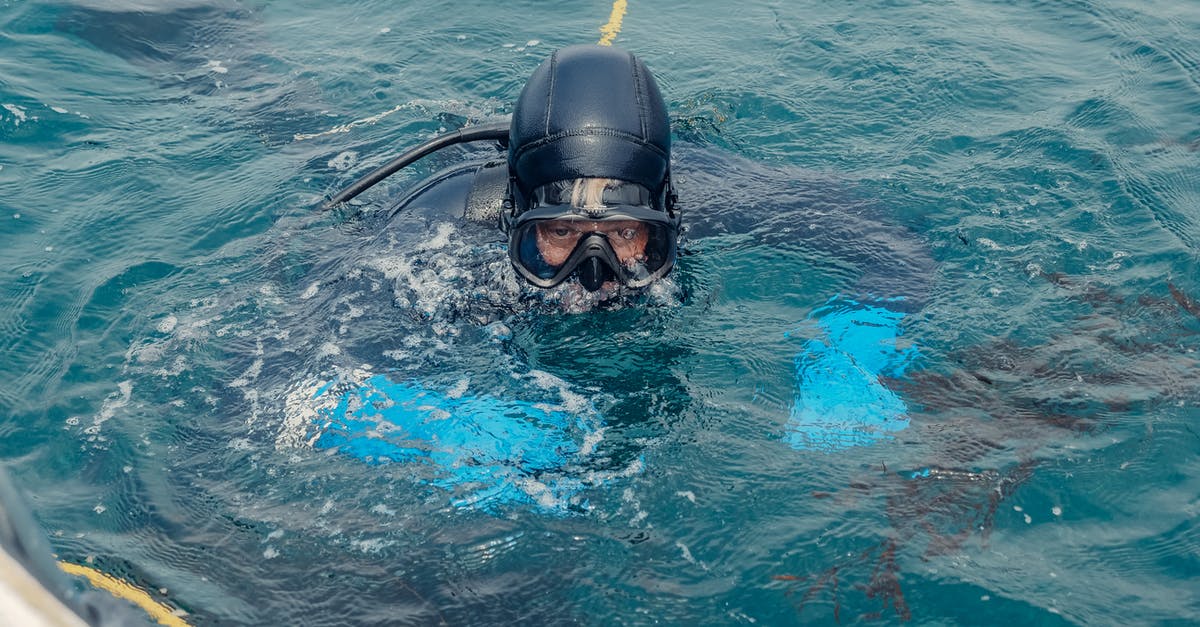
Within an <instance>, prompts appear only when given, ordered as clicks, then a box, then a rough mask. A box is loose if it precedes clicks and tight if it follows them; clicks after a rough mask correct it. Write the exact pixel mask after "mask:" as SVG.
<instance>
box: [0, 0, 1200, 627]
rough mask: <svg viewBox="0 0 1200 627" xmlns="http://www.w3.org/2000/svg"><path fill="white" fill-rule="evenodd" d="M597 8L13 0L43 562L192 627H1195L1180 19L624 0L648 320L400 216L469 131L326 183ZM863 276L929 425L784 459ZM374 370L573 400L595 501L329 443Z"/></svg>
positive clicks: (3, 71)
mask: <svg viewBox="0 0 1200 627" xmlns="http://www.w3.org/2000/svg"><path fill="white" fill-rule="evenodd" d="M158 4H162V5H165V6H161V7H158V8H150V5H158ZM143 5H145V6H143ZM610 10H611V4H609V3H606V2H564V3H553V4H551V3H532V2H515V3H503V4H492V3H477V4H463V3H439V2H426V3H419V4H417V3H414V4H412V6H404V7H398V6H396V5H395V4H394V3H385V2H368V1H358V2H347V3H342V4H340V5H336V6H331V3H326V2H292V3H283V2H266V1H263V2H255V3H241V2H201V1H194V2H193V1H184V0H179V1H176V2H169V3H142V2H136V1H133V0H129V1H116V2H100V1H98V0H96V1H93V0H87V1H81V0H77V1H76V2H57V3H54V2H28V1H16V0H0V138H2V142H0V209H2V211H0V237H2V240H0V241H3V244H4V245H3V247H0V289H2V293H3V295H4V297H3V299H2V300H0V338H2V344H0V345H2V346H3V351H4V359H3V361H2V362H0V368H2V369H3V378H2V380H3V381H4V385H2V386H0V407H2V408H3V420H2V422H0V460H3V461H4V462H5V463H6V464H7V465H9V466H10V467H11V469H12V470H13V473H14V476H15V477H16V479H17V480H18V483H19V484H20V485H22V486H23V487H24V488H25V489H26V490H27V491H28V492H29V493H30V496H31V501H32V503H33V506H34V509H35V513H36V515H37V518H38V519H39V520H40V521H41V523H42V524H43V526H44V528H45V529H46V530H47V532H48V533H49V534H50V537H51V542H52V544H53V545H54V546H55V548H56V550H57V551H58V553H59V557H60V558H61V559H64V560H67V561H72V562H85V561H89V562H90V563H92V564H94V565H95V566H96V567H97V568H100V569H102V570H104V571H106V572H110V573H113V574H116V575H119V576H121V577H123V578H125V579H128V580H130V581H133V582H135V583H137V584H138V585H140V586H142V587H144V588H146V589H148V590H151V591H152V592H153V593H154V594H155V595H156V596H158V597H159V598H160V599H161V600H163V601H164V602H166V603H169V604H171V605H172V606H174V607H178V608H181V609H183V610H185V611H187V612H188V614H189V615H188V620H189V622H191V623H193V624H197V625H210V624H292V623H295V624H310V625H341V624H374V623H396V624H407V623H414V624H428V623H436V622H439V621H441V622H445V623H448V624H498V623H499V624H506V623H517V622H523V623H532V624H544V623H549V624H558V623H583V624H614V623H617V624H645V623H652V622H661V623H668V624H740V623H755V624H798V623H818V624H819V623H827V622H830V621H833V620H835V619H836V620H840V621H841V622H843V623H850V624H853V623H894V622H899V621H902V620H906V619H907V620H909V621H911V622H912V623H915V624H931V625H932V624H938V625H941V624H1051V625H1053V624H1119V623H1124V624H1187V623H1190V622H1193V621H1194V620H1195V617H1196V616H1197V615H1200V593H1198V592H1197V591H1198V590H1200V526H1198V525H1197V518H1198V516H1200V456H1198V455H1197V453H1198V452H1200V434H1198V433H1197V431H1196V427H1195V426H1194V425H1195V420H1196V418H1197V417H1198V416H1200V412H1198V411H1197V403H1198V402H1200V374H1198V370H1197V353H1196V350H1197V348H1200V341H1198V335H1197V334H1198V333H1200V320H1198V319H1197V318H1198V316H1200V306H1198V305H1197V304H1196V302H1197V301H1196V300H1195V299H1200V281H1197V278H1196V277H1197V263H1196V260H1197V252H1200V208H1198V207H1200V202H1197V201H1200V174H1198V172H1200V169H1198V168H1197V166H1198V165H1200V126H1198V125H1197V120H1200V54H1198V53H1197V52H1196V50H1195V48H1196V46H1195V42H1196V41H1200V5H1197V4H1195V3H1172V2H1148V3H1147V2H1139V3H1133V2H1094V3H1089V2H1045V3H1039V2H1022V3H1017V4H1015V5H1014V4H1009V3H991V2H937V3H916V2H912V3H909V2H882V1H878V2H869V3H854V4H847V5H843V4H839V3H799V2H796V3H790V2H780V3H763V2H752V3H736V4H725V3H717V2H708V1H705V2H698V3H679V4H675V5H663V4H661V3H654V4H652V3H645V2H638V0H631V1H630V3H629V7H628V12H627V13H626V15H625V16H624V20H623V23H622V27H621V30H620V34H619V36H618V38H617V41H616V43H617V44H618V45H621V46H623V47H626V48H628V49H630V50H631V51H634V52H635V53H637V54H638V55H639V56H640V57H641V58H642V59H643V60H644V61H646V63H647V64H648V65H649V67H650V68H651V69H652V70H653V71H654V72H655V75H656V76H657V78H658V81H659V83H660V85H661V87H662V90H663V92H664V94H665V96H666V98H667V100H668V105H669V108H670V111H671V115H672V125H673V129H674V133H675V148H676V155H675V167H676V169H677V171H678V172H679V178H680V180H679V185H680V194H681V199H682V201H683V203H684V206H685V211H687V213H685V218H684V220H685V223H688V224H690V225H691V226H692V233H691V235H692V237H691V240H690V241H689V243H688V245H687V251H688V254H687V255H685V256H684V257H683V258H682V259H681V262H680V265H679V267H678V269H677V272H676V273H675V274H674V275H673V278H672V282H671V285H672V287H671V289H669V290H665V291H664V293H663V294H659V295H657V296H656V298H654V299H652V302H650V303H648V304H647V305H646V306H642V307H627V308H624V309H619V310H616V311H600V312H590V313H580V314H567V313H561V312H557V313H555V312H547V311H546V310H545V308H539V307H524V306H522V307H516V306H512V303H513V302H516V301H518V300H520V296H521V294H522V292H521V291H520V287H519V286H518V285H517V284H516V283H515V282H514V281H513V280H512V277H511V271H510V270H508V269H507V266H506V263H507V262H506V260H505V259H504V257H503V251H502V249H501V248H499V247H498V244H497V241H496V239H495V237H494V236H490V235H489V234H487V233H477V232H467V231H463V230H456V229H454V228H449V229H448V230H447V227H446V223H445V221H444V220H443V219H441V218H440V217H439V216H437V215H436V212H430V213H429V214H422V213H419V212H414V213H405V214H401V215H397V216H396V217H395V218H392V219H390V220H389V219H387V217H386V214H387V210H386V209H387V207H388V206H389V201H391V200H394V199H395V198H398V197H399V195H400V194H401V193H402V192H403V191H404V190H405V189H406V188H408V187H409V186H411V185H413V184H414V183H416V182H417V181H418V180H420V178H421V177H422V176H423V175H425V174H428V173H429V172H431V171H433V170H434V169H436V168H437V167H440V166H445V165H449V164H450V163H452V162H454V160H455V158H456V156H455V155H445V156H441V157H439V158H438V159H434V160H433V161H434V162H433V163H428V164H422V165H421V166H420V167H418V168H416V169H414V170H413V171H411V172H406V173H405V174H403V175H401V176H398V177H395V178H394V179H389V181H388V182H387V183H386V184H384V185H383V186H381V187H380V188H377V189H375V190H372V191H371V192H370V193H369V194H367V195H366V196H365V197H364V198H363V203H362V204H361V205H359V206H358V207H356V208H355V209H354V210H351V211H342V212H338V213H326V214H322V213H320V212H317V211H315V210H314V206H315V205H316V204H317V203H318V202H319V201H320V200H321V199H322V198H323V197H324V195H326V194H328V193H331V192H332V191H334V190H336V189H339V188H340V187H342V186H344V185H346V184H347V183H349V182H350V181H352V180H353V179H354V178H355V177H357V176H358V175H359V174H361V173H364V172H366V171H368V170H369V169H371V168H372V167H374V166H376V165H378V164H381V163H383V162H385V161H386V160H387V159H389V158H390V157H392V156H394V155H395V154H396V153H397V152H398V151H399V150H401V149H402V148H403V147H406V146H409V145H412V144H415V143H417V142H419V141H422V140H424V139H426V138H428V137H430V136H432V135H435V134H437V133H439V132H442V131H443V130H449V129H453V128H457V127H459V126H461V125H463V124H465V123H478V122H487V121H494V120H496V119H500V118H501V117H502V116H504V115H505V114H507V113H508V107H509V105H510V103H511V102H512V101H513V100H514V99H515V98H516V96H517V94H518V93H519V90H520V88H521V86H522V84H523V81H524V79H525V77H526V76H527V75H528V74H529V73H530V72H531V71H532V69H533V68H534V67H535V66H536V65H537V64H538V63H539V62H540V61H541V60H542V59H544V58H545V57H546V56H547V55H548V54H549V52H550V51H551V50H552V49H554V48H555V47H558V46H562V45H568V44H574V43H591V42H595V41H596V40H597V39H598V38H599V32H598V28H599V27H600V26H601V25H602V24H604V23H605V22H606V21H607V20H608V16H609V12H610ZM339 130H344V132H334V131H339ZM478 150H479V151H484V150H485V149H482V148H480V149H478ZM813 225H816V226H815V228H814V226H813ZM806 228H808V229H809V231H810V232H812V233H815V234H813V235H809V236H803V237H801V236H796V235H794V233H796V232H803V231H804V229H806ZM897 259H898V260H900V261H897ZM905 260H907V261H912V262H913V264H912V265H911V266H906V267H903V268H902V267H901V266H902V265H904V263H906V261H905ZM925 261H928V262H929V263H928V265H927V266H926V265H925ZM889 268H892V269H894V270H895V273H894V275H890V274H889V272H888V269H889ZM864 276H866V277H867V278H866V279H864V278H863V277H864ZM914 276H916V277H917V278H919V279H922V280H921V281H916V282H915V283H914ZM863 289H866V290H869V291H871V292H872V293H875V294H876V295H879V296H884V297H886V296H889V295H894V294H895V293H913V294H916V293H919V294H920V296H919V297H914V298H910V301H911V302H912V303H913V305H914V306H913V308H912V309H911V310H910V311H908V315H906V316H905V317H904V320H903V328H904V334H903V337H904V338H905V341H906V342H908V343H911V345H912V346H915V347H917V349H918V350H919V355H920V356H919V358H918V359H917V360H916V361H915V362H914V363H913V364H912V365H911V366H910V367H909V368H908V370H907V371H906V372H905V373H904V374H903V376H900V377H897V378H894V379H886V380H885V381H884V383H886V384H887V387H888V389H890V390H893V391H894V392H895V393H896V394H897V395H898V397H899V398H901V399H903V401H904V403H905V405H906V407H907V420H908V422H907V426H906V428H903V429H902V430H899V431H897V432H895V433H894V434H892V435H893V437H891V438H881V439H879V440H878V441H874V442H868V443H865V444H864V445H855V446H831V447H822V446H793V445H792V444H794V442H793V441H792V440H790V439H789V433H790V432H789V427H788V425H789V416H791V413H792V411H793V410H794V409H795V407H796V403H797V399H798V398H799V396H798V392H797V386H798V385H799V384H800V383H801V377H800V376H799V374H798V371H797V354H800V353H803V352H804V351H805V347H806V346H808V345H807V344H806V342H808V341H809V340H811V339H813V338H814V337H816V336H815V335H814V334H815V333H817V332H816V331H814V325H813V324H812V319H815V318H819V317H820V314H821V311H822V309H821V308H822V307H824V306H825V305H826V303H827V302H828V301H829V299H830V298H831V297H834V296H836V295H838V294H848V293H853V292H854V291H855V290H863ZM814 313H815V317H814ZM380 375H383V376H385V377H386V378H387V379H390V380H393V381H397V382H400V381H409V380H416V381H420V382H422V385H425V386H427V387H429V388H431V389H436V390H441V391H443V392H446V393H448V394H454V393H458V394H467V395H473V396H478V397H483V396H490V397H493V398H500V399H510V400H512V401H513V402H518V401H519V402H524V403H536V404H541V405H542V406H545V407H548V408H551V409H552V410H553V411H555V412H559V413H560V414H563V415H569V416H571V417H573V418H575V419H578V420H579V421H583V422H586V423H587V424H588V425H590V426H589V429H591V431H589V432H588V433H586V434H583V435H582V436H580V437H581V440H580V441H581V442H582V443H584V444H587V445H588V446H594V447H595V451H596V452H595V454H594V455H593V456H591V457H589V458H588V459H587V460H585V462H584V463H581V464H580V465H579V466H578V467H574V468H568V469H566V470H564V471H563V472H564V473H566V475H568V478H576V479H579V480H581V481H582V482H583V484H584V487H583V488H582V489H580V490H579V491H578V492H577V493H575V494H573V495H571V497H570V498H572V499H574V500H572V501H571V502H570V503H567V504H565V505H564V506H563V507H550V508H548V509H547V508H539V507H537V506H534V505H531V504H521V503H511V504H502V505H500V506H498V507H495V508H491V509H484V508H473V507H462V506H460V505H456V500H455V498H456V495H455V494H454V492H453V490H452V489H444V488H442V487H439V485H438V476H437V469H436V468H432V467H430V466H429V465H428V464H422V463H392V464H378V463H365V462H364V461H362V460H360V459H356V458H354V457H352V456H347V455H343V454H339V453H338V452H336V451H334V450H330V449H322V448H319V447H315V446H313V445H312V444H311V442H310V439H311V438H312V437H313V436H314V434H315V432H314V430H313V420H314V418H313V417H314V416H316V415H318V412H319V410H320V409H322V408H323V406H322V405H321V404H320V402H321V401H320V399H314V393H315V391H316V390H318V389H320V388H321V386H323V385H325V384H326V383H328V382H329V381H331V380H338V381H342V382H349V383H353V384H358V383H362V382H364V381H369V380H372V379H371V377H375V376H380ZM597 430H599V432H600V435H599V436H598V437H597V436H596V435H595V433H594V432H595V431H597ZM573 435H578V434H573ZM588 438H591V439H588Z"/></svg>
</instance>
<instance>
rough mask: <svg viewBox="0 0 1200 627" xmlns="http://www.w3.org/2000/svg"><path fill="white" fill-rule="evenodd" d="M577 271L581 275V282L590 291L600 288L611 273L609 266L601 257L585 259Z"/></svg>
mask: <svg viewBox="0 0 1200 627" xmlns="http://www.w3.org/2000/svg"><path fill="white" fill-rule="evenodd" d="M576 273H577V274H578V275H579V284H580V285H582V286H583V289H585V290H587V291H589V292H594V291H596V290H598V289H600V286H601V285H604V281H606V280H607V279H608V278H609V276H608V275H609V274H610V273H609V271H608V266H607V265H606V264H605V263H604V262H603V261H601V260H600V258H599V257H590V258H588V259H584V260H583V264H581V265H580V266H579V269H578V270H576Z"/></svg>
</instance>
